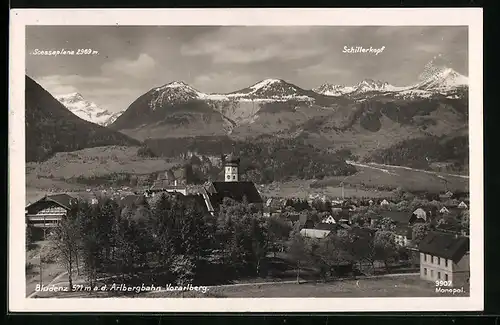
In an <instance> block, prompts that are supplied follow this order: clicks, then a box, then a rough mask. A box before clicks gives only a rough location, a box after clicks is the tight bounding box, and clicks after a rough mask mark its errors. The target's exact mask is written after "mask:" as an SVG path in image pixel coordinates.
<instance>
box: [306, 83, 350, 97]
mask: <svg viewBox="0 0 500 325" xmlns="http://www.w3.org/2000/svg"><path fill="white" fill-rule="evenodd" d="M355 90H356V89H355V87H347V86H344V85H333V84H330V83H324V84H322V85H321V86H319V87H317V88H314V89H313V91H314V92H316V93H318V94H322V95H325V96H342V95H346V94H349V93H352V92H353V91H355Z"/></svg>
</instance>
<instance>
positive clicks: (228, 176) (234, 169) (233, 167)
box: [224, 155, 240, 182]
mask: <svg viewBox="0 0 500 325" xmlns="http://www.w3.org/2000/svg"><path fill="white" fill-rule="evenodd" d="M239 167H240V159H239V158H237V157H235V156H233V155H229V156H228V157H226V159H225V161H224V181H226V182H239V179H240V178H239Z"/></svg>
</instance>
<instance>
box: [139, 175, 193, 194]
mask: <svg viewBox="0 0 500 325" xmlns="http://www.w3.org/2000/svg"><path fill="white" fill-rule="evenodd" d="M186 184H187V182H186V177H185V170H184V169H180V170H179V173H178V175H175V174H174V172H173V171H172V169H169V170H167V171H166V172H164V173H160V174H158V178H157V179H156V181H154V182H153V185H151V187H150V188H149V189H147V190H146V191H145V193H144V194H145V195H146V196H147V197H151V196H155V194H156V193H161V192H169V193H181V194H183V195H187V187H186Z"/></svg>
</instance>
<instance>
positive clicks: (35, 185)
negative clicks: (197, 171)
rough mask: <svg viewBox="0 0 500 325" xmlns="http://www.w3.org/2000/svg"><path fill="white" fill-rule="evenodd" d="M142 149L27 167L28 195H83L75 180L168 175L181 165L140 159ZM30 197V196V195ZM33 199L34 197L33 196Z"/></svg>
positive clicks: (65, 155) (58, 158)
mask: <svg viewBox="0 0 500 325" xmlns="http://www.w3.org/2000/svg"><path fill="white" fill-rule="evenodd" d="M137 150H138V147H119V146H109V147H97V148H88V149H83V150H79V151H74V152H61V153H57V154H55V155H54V156H53V157H52V158H50V159H49V160H47V161H44V162H40V163H27V164H26V187H27V192H30V193H34V192H37V191H38V192H40V190H45V191H46V190H53V191H56V192H58V191H83V190H85V186H84V185H83V184H79V183H77V182H73V181H72V180H74V179H76V178H78V177H84V178H90V177H104V178H106V176H107V175H110V174H113V173H116V174H130V175H149V174H151V173H156V172H161V171H165V170H167V169H169V168H171V167H173V166H175V165H177V164H179V163H180V161H174V160H173V161H167V160H166V159H164V158H143V157H140V156H137ZM27 195H28V193H27ZM30 195H31V194H30Z"/></svg>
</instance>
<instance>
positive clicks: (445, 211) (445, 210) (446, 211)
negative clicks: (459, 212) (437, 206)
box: [439, 207, 450, 214]
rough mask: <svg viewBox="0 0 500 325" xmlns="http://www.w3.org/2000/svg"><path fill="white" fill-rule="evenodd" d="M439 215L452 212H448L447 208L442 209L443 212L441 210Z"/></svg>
mask: <svg viewBox="0 0 500 325" xmlns="http://www.w3.org/2000/svg"><path fill="white" fill-rule="evenodd" d="M439 213H441V214H445V213H450V210H448V208H447V207H442V208H441V210H439Z"/></svg>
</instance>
